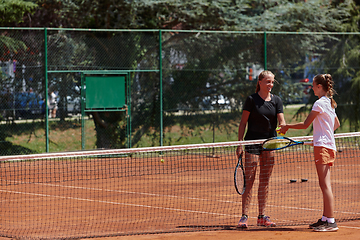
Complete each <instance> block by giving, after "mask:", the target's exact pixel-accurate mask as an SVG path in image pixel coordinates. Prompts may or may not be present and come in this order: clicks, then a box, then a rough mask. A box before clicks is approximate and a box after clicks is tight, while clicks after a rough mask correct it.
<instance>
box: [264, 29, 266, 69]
mask: <svg viewBox="0 0 360 240" xmlns="http://www.w3.org/2000/svg"><path fill="white" fill-rule="evenodd" d="M266 41H267V40H266V32H264V70H267V54H266V51H267V50H266Z"/></svg>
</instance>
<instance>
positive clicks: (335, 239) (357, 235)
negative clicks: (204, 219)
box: [0, 220, 360, 240]
mask: <svg viewBox="0 0 360 240" xmlns="http://www.w3.org/2000/svg"><path fill="white" fill-rule="evenodd" d="M339 227H340V229H339V230H338V231H337V232H324V233H318V232H313V231H312V230H311V229H308V228H306V226H297V227H288V228H287V227H282V228H271V229H267V228H266V229H254V230H251V229H249V230H246V231H238V230H226V231H225V230H224V231H209V232H190V233H164V234H150V235H135V236H122V237H106V238H91V239H94V240H159V239H167V240H183V239H187V240H205V239H207V240H216V239H219V240H221V239H224V240H238V239H249V240H269V239H270V240H271V239H289V240H292V239H296V240H321V239H326V240H358V239H360V220H357V221H350V222H343V223H339ZM0 240H10V238H2V237H0Z"/></svg>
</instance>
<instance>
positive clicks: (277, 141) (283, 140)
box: [262, 137, 294, 151]
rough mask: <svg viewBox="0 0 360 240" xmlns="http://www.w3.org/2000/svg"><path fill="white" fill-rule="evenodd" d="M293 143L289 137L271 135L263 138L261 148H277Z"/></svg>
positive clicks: (269, 149)
mask: <svg viewBox="0 0 360 240" xmlns="http://www.w3.org/2000/svg"><path fill="white" fill-rule="evenodd" d="M292 143H294V141H292V140H291V139H289V138H287V137H273V138H269V139H267V140H265V141H264V142H263V144H262V148H263V150H268V151H271V150H279V149H283V148H286V147H288V146H290V144H292Z"/></svg>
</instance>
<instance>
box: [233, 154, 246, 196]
mask: <svg viewBox="0 0 360 240" xmlns="http://www.w3.org/2000/svg"><path fill="white" fill-rule="evenodd" d="M242 155H243V154H242V153H241V154H240V157H239V160H238V163H237V165H236V167H235V172H234V183H235V189H236V192H237V193H238V194H240V195H242V194H244V192H245V187H246V182H245V172H244V167H243V164H242Z"/></svg>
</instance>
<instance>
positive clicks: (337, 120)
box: [334, 117, 340, 131]
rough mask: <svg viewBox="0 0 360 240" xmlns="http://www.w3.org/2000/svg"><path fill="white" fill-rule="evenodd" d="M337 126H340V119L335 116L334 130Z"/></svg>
mask: <svg viewBox="0 0 360 240" xmlns="http://www.w3.org/2000/svg"><path fill="white" fill-rule="evenodd" d="M338 127H340V121H339V119H338V117H336V118H335V124H334V131H335V130H336V129H337V128H338Z"/></svg>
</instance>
